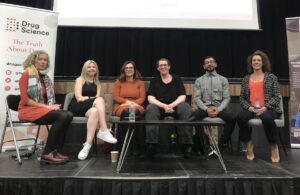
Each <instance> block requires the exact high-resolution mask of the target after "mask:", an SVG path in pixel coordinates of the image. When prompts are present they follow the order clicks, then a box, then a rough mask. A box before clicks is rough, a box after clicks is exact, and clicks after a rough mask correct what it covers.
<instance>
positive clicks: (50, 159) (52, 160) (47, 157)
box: [41, 151, 66, 164]
mask: <svg viewBox="0 0 300 195" xmlns="http://www.w3.org/2000/svg"><path fill="white" fill-rule="evenodd" d="M54 153H55V152H54V151H52V152H50V153H49V154H44V155H42V158H41V161H42V162H45V163H48V164H64V163H65V162H66V160H63V159H60V158H57V157H55V155H54Z"/></svg>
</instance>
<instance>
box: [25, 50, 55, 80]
mask: <svg viewBox="0 0 300 195" xmlns="http://www.w3.org/2000/svg"><path fill="white" fill-rule="evenodd" d="M41 54H45V55H47V68H49V66H50V61H49V54H48V53H47V52H45V51H44V50H36V51H34V52H32V53H31V54H29V55H28V56H27V58H26V60H25V61H24V62H23V64H22V65H23V67H24V70H26V71H28V72H29V75H34V76H35V77H36V78H39V72H38V70H37V69H36V67H35V61H36V60H37V58H38V57H39V55H41Z"/></svg>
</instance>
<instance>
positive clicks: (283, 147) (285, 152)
mask: <svg viewBox="0 0 300 195" xmlns="http://www.w3.org/2000/svg"><path fill="white" fill-rule="evenodd" d="M279 141H280V144H281V146H282V149H283V151H284V154H285V156H288V154H287V151H286V148H285V145H284V143H283V139H282V136H281V134H280V132H279Z"/></svg>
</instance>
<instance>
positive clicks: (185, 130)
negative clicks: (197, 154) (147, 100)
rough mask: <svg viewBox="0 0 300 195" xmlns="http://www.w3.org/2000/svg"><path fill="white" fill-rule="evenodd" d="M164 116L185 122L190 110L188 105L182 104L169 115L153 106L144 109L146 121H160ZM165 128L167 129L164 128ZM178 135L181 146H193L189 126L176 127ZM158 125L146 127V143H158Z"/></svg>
mask: <svg viewBox="0 0 300 195" xmlns="http://www.w3.org/2000/svg"><path fill="white" fill-rule="evenodd" d="M166 116H172V117H174V118H175V119H177V120H185V121H187V120H188V119H189V118H190V116H191V108H190V106H189V104H188V103H186V102H182V103H180V104H179V105H178V106H177V107H176V108H175V112H174V113H172V114H171V115H169V114H166V113H165V112H164V110H163V109H161V108H159V107H158V106H156V105H154V104H149V105H148V106H147V109H146V120H148V121H156V120H161V119H163V118H164V117H166ZM166 128H167V127H166ZM178 129H179V131H178V134H179V135H180V137H181V143H182V144H188V145H189V144H193V130H192V127H191V126H180V127H178ZM158 137H159V125H147V126H146V143H154V144H157V143H158Z"/></svg>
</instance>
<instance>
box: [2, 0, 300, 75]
mask: <svg viewBox="0 0 300 195" xmlns="http://www.w3.org/2000/svg"><path fill="white" fill-rule="evenodd" d="M52 1H53V0H49V1H44V0H32V1H30V0H27V1H24V0H19V1H5V2H8V3H14V4H22V5H28V6H33V7H42V8H45V9H51V5H52V4H53V3H52ZM258 1H259V2H258V4H259V12H260V21H261V28H262V30H260V31H246V30H196V29H149V28H148V29H147V28H100V27H97V28H88V27H59V28H58V35H57V47H56V60H55V65H56V67H55V76H56V78H70V77H74V76H78V75H79V74H80V72H81V67H82V65H83V63H84V62H85V61H86V60H87V59H94V60H95V61H96V62H97V63H98V64H99V66H100V74H101V76H113V77H114V76H117V75H118V74H119V70H120V67H121V65H122V63H123V62H124V61H125V60H128V59H131V60H134V61H136V63H137V66H138V69H139V70H140V72H141V73H142V75H143V76H144V77H152V76H155V75H156V74H157V71H156V68H155V63H156V61H157V60H158V59H159V58H160V57H166V58H169V59H170V60H171V62H172V69H171V71H172V72H173V73H175V74H177V75H179V76H182V77H187V78H190V79H193V78H195V77H198V76H199V75H201V74H203V72H204V71H203V70H202V65H201V64H202V59H203V57H204V56H206V55H213V56H215V57H216V59H217V61H218V63H219V67H218V72H219V73H221V74H223V75H224V76H226V77H228V78H231V79H232V78H241V77H243V76H244V75H245V74H246V58H247V56H248V55H249V54H251V53H252V52H253V51H255V50H257V49H260V50H263V51H265V52H266V53H267V54H268V55H269V57H270V60H271V62H272V64H273V72H274V73H275V74H276V75H277V76H278V77H279V79H281V80H288V78H289V74H288V73H289V71H288V57H287V43H286V33H285V18H286V17H294V16H300V9H299V8H300V1H299V0H285V1H283V0H258Z"/></svg>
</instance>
